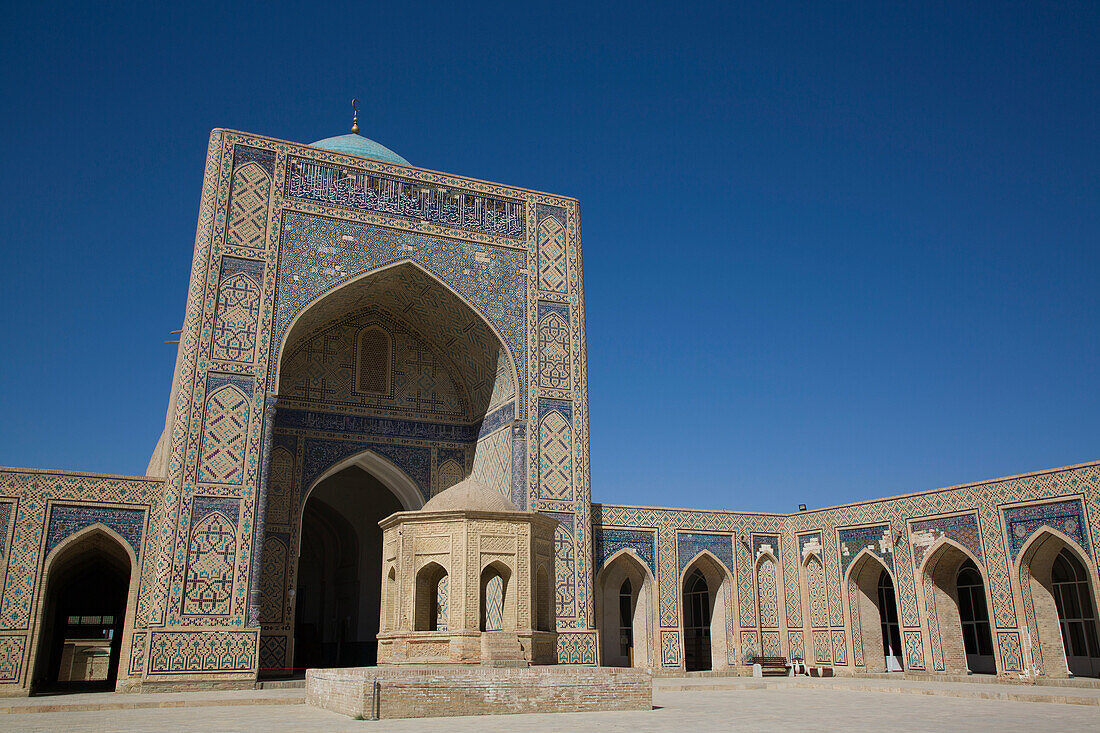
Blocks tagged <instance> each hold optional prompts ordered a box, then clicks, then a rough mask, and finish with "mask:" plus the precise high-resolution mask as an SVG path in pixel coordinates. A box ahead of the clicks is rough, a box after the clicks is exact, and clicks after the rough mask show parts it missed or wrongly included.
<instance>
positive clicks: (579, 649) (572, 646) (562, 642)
mask: <svg viewBox="0 0 1100 733" xmlns="http://www.w3.org/2000/svg"><path fill="white" fill-rule="evenodd" d="M558 662H559V664H595V663H596V634H595V633H594V632H591V631H587V632H575V631H574V632H568V631H567V632H560V631H559V632H558Z"/></svg>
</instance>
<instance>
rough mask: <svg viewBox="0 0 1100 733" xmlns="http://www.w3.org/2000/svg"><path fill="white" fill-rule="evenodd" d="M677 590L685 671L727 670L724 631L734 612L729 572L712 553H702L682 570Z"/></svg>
mask: <svg viewBox="0 0 1100 733" xmlns="http://www.w3.org/2000/svg"><path fill="white" fill-rule="evenodd" d="M678 590H679V595H680V598H679V600H680V604H679V605H680V609H681V612H680V628H681V631H682V637H681V638H682V639H683V643H684V654H683V657H682V659H683V660H684V667H685V669H687V670H688V671H701V670H708V669H710V670H723V669H729V667H730V663H729V659H730V656H731V655H730V654H729V651H730V649H729V645H730V644H731V643H732V641H731V640H730V639H729V638H728V635H727V633H726V628H727V625H728V623H729V622H730V621H732V619H733V612H734V609H733V578H732V576H731V575H730V573H729V570H727V569H726V566H725V565H723V564H722V562H721V561H720V560H719V559H718V558H717V557H715V556H714V555H713V554H712V553H710V552H708V551H707V550H703V551H702V552H700V553H699V554H698V555H696V556H695V557H694V558H692V560H691V561H690V562H689V563H688V564H687V565H686V566H685V567H684V571H683V572H682V573H681V574H680V582H679V584H678ZM689 644H690V645H691V646H690V647H689Z"/></svg>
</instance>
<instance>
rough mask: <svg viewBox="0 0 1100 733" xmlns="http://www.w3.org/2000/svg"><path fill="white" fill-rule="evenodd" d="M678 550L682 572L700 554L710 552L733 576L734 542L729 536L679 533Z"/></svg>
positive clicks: (677, 535)
mask: <svg viewBox="0 0 1100 733" xmlns="http://www.w3.org/2000/svg"><path fill="white" fill-rule="evenodd" d="M676 550H677V552H678V553H679V555H680V563H681V568H680V569H681V570H683V568H685V567H687V563H688V562H690V561H691V560H692V558H694V557H695V556H696V555H698V554H699V553H700V552H704V551H706V552H709V553H711V554H712V555H714V556H715V557H716V558H718V559H719V560H720V561H721V562H722V564H723V565H725V566H726V569H727V570H729V571H730V574H731V575H732V574H733V568H734V567H735V565H734V563H733V541H732V538H731V537H730V536H729V535H720V534H700V533H695V532H678V533H677V534H676Z"/></svg>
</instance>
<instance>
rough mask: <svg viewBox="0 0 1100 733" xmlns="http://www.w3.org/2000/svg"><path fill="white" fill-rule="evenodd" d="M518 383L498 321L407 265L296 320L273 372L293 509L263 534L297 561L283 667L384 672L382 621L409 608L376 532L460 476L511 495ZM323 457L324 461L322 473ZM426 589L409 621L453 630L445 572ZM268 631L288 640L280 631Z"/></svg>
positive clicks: (271, 591) (377, 273) (338, 292)
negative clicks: (390, 581)
mask: <svg viewBox="0 0 1100 733" xmlns="http://www.w3.org/2000/svg"><path fill="white" fill-rule="evenodd" d="M517 379H518V377H517V371H516V366H515V363H514V360H513V358H512V355H511V352H510V351H509V349H508V347H507V345H506V343H505V341H504V339H503V338H502V337H501V336H500V334H499V332H498V331H497V330H496V328H495V326H494V325H493V324H492V323H491V322H490V321H489V320H488V319H487V318H486V317H485V316H483V315H482V314H481V313H479V312H478V311H477V310H476V309H475V308H474V307H473V306H472V305H470V304H469V303H468V302H467V301H466V300H464V299H463V298H462V297H461V296H460V295H459V294H458V293H457V292H456V291H454V290H453V289H452V288H450V287H449V286H448V285H446V284H445V283H444V282H443V281H442V280H440V279H439V278H438V277H437V276H436V275H434V274H433V273H431V272H429V271H428V270H426V269H425V268H424V267H422V266H420V265H418V264H416V263H413V262H411V261H408V260H404V261H400V262H396V263H393V264H390V265H386V266H384V267H381V268H378V269H376V270H373V271H371V272H369V273H365V274H363V275H360V276H357V277H355V278H353V279H352V280H349V281H348V282H346V283H344V284H342V285H340V286H339V287H338V288H336V289H335V290H332V291H330V292H328V293H325V294H323V295H321V296H319V297H318V298H317V299H316V300H314V301H313V302H312V303H310V304H309V305H308V306H306V307H305V308H304V309H303V310H302V311H301V312H300V314H299V315H297V316H296V317H295V318H294V319H293V320H292V321H291V322H290V323H289V325H288V327H287V329H286V332H285V334H284V336H283V338H282V343H281V344H280V351H279V359H278V362H277V367H276V374H275V381H276V384H277V385H278V394H277V402H276V412H275V421H274V435H275V440H276V441H277V442H278V444H279V446H280V447H279V448H278V449H277V450H276V451H274V452H275V453H278V455H279V456H280V460H281V463H280V470H279V472H278V473H275V472H274V470H273V479H272V481H271V484H270V492H269V496H268V506H276V505H277V506H280V507H283V506H289V507H290V509H289V510H288V511H280V512H276V513H274V514H273V516H272V521H269V522H268V523H267V524H266V531H267V532H268V536H272V535H273V534H280V533H282V534H283V535H287V536H289V541H288V542H286V543H285V544H286V545H287V546H288V547H290V548H294V547H297V548H298V550H299V551H298V553H294V552H293V551H291V552H288V553H286V554H287V555H288V556H289V557H288V559H287V560H286V563H287V566H288V567H287V571H286V573H285V577H286V579H287V580H286V587H287V588H288V589H289V592H288V597H289V601H288V602H287V610H288V616H287V618H289V619H292V620H293V632H292V633H293V637H294V639H293V642H292V644H291V645H290V651H288V654H287V659H286V660H285V661H284V662H283V664H284V665H285V667H288V668H289V667H293V668H296V669H302V668H305V667H311V666H347V665H369V664H374V663H375V661H376V659H377V643H376V639H375V634H376V633H377V632H378V630H379V628H380V621H381V620H382V618H381V616H382V614H386V615H387V616H388V617H392V616H393V615H395V614H397V613H402V611H400V610H399V609H398V608H396V606H393V605H392V603H393V602H392V600H391V599H392V595H393V594H391V593H387V594H385V596H384V598H383V594H382V593H381V589H382V580H383V572H384V570H385V572H387V573H388V572H389V570H391V568H389V567H386V568H384V569H383V563H382V548H381V537H382V535H381V530H380V529H379V527H378V522H379V521H380V520H382V519H384V518H385V517H387V516H389V515H390V514H392V513H394V512H397V511H403V510H415V509H419V508H420V507H421V506H423V505H424V503H425V501H426V500H427V499H429V498H430V497H431V496H432V495H434V494H437V493H439V492H440V491H443V490H444V489H447V488H449V487H450V486H452V485H454V484H455V483H457V482H459V481H460V480H462V479H464V478H467V477H474V478H477V479H478V480H479V481H481V482H482V483H484V484H486V485H489V486H491V487H492V488H494V489H496V490H498V491H500V492H501V493H504V494H506V495H507V494H510V493H511V488H512V476H511V467H512V465H513V461H512V456H511V451H512V447H513V446H512V435H511V432H512V426H513V423H514V420H515V418H516V406H515V405H516V399H517V394H518V389H517V384H518V381H517ZM490 417H492V419H490ZM287 446H289V447H287ZM295 447H296V448H297V452H296V453H295V450H294V448H295ZM321 459H324V460H325V461H326V462H328V463H329V465H328V466H327V467H325V466H324V464H323V463H321V466H320V467H321V468H323V470H317V468H315V467H316V466H317V464H318V463H320V462H321ZM276 479H277V480H276ZM282 517H285V518H284V519H282V521H283V522H286V524H285V525H281V524H279V519H280V518H282ZM269 564H270V563H269ZM270 577H271V578H275V579H276V582H272V583H268V584H267V585H265V587H264V589H263V591H262V593H263V594H264V598H265V599H266V598H268V597H269V596H270V597H271V598H272V599H274V601H272V602H271V603H268V606H267V607H269V608H272V609H274V608H275V607H276V606H278V605H279V602H278V592H277V589H275V588H269V587H268V586H275V585H277V584H278V583H277V579H278V578H279V577H280V575H279V573H278V569H273V570H272V572H271V573H270ZM386 577H387V578H388V575H387V576H386ZM433 580H434V582H435V586H434V589H433V591H432V592H431V593H430V594H427V593H426V594H425V596H424V598H425V599H426V600H427V599H428V598H429V596H430V597H431V598H432V600H431V603H429V604H428V605H430V606H432V608H433V609H434V611H433V612H430V613H429V612H428V611H424V612H423V613H416V619H415V620H414V619H410V622H411V623H413V624H414V625H415V626H416V628H421V627H422V626H423V627H430V626H432V625H433V624H434V625H436V626H438V625H439V624H440V623H445V615H444V612H443V605H442V604H443V603H444V602H445V598H446V591H447V588H446V587H445V586H446V583H447V580H446V575H445V574H444V575H442V576H440V577H438V578H434V579H433ZM506 580H507V578H506V577H503V576H502V581H501V582H502V583H504V582H505V581H506ZM502 591H503V593H502V597H503V598H507V593H506V590H505V589H504V588H502ZM383 600H384V602H385V603H386V604H387V605H386V606H385V608H382V607H381V606H382V603H383ZM503 610H504V616H506V617H507V616H508V612H507V604H505V608H504V609H503ZM267 618H273V619H277V618H279V614H277V613H275V612H272V613H271V614H270V615H269V616H268V617H267ZM393 621H394V622H395V623H396V621H397V620H396V619H393ZM512 621H513V623H514V613H513V614H512ZM264 632H265V633H290V632H285V631H281V630H280V629H279V628H278V627H276V626H275V624H274V622H271V623H269V624H266V625H265V627H264ZM276 664H277V662H276ZM284 671H289V669H284Z"/></svg>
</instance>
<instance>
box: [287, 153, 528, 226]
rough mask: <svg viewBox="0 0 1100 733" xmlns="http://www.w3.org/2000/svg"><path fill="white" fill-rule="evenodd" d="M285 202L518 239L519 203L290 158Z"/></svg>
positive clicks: (521, 212)
mask: <svg viewBox="0 0 1100 733" xmlns="http://www.w3.org/2000/svg"><path fill="white" fill-rule="evenodd" d="M286 195H287V196H289V197H290V198H294V199H299V200H304V201H313V202H315V203H320V204H329V205H332V206H340V207H342V208H345V209H352V210H354V211H372V212H377V213H380V214H390V215H392V216H400V217H404V218H406V219H415V220H420V221H428V222H433V223H436V224H443V225H446V226H451V227H459V228H462V229H470V230H472V231H477V232H485V233H486V234H496V235H500V236H505V237H523V233H524V205H523V203H522V202H520V201H510V200H508V199H500V198H494V197H491V196H483V195H481V194H474V193H470V192H468V191H456V190H453V189H449V188H446V187H443V186H434V185H430V184H421V183H415V182H413V181H406V180H402V179H400V178H391V177H389V176H381V175H377V174H374V173H369V172H367V171H363V170H358V169H355V168H341V167H336V166H331V165H326V164H324V163H317V162H314V161H309V160H304V159H301V158H291V160H290V163H289V175H288V176H287V183H286Z"/></svg>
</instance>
